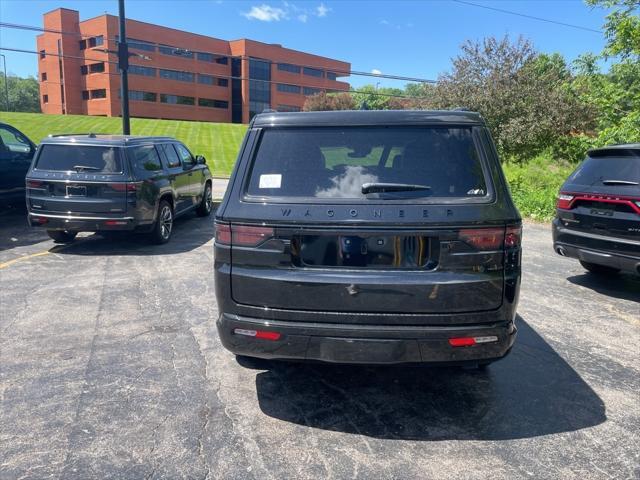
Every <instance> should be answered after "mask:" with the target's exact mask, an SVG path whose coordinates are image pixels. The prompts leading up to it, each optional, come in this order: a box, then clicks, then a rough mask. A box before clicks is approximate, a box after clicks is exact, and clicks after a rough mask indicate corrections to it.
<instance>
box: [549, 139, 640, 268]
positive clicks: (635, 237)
mask: <svg viewBox="0 0 640 480" xmlns="http://www.w3.org/2000/svg"><path fill="white" fill-rule="evenodd" d="M553 247H554V249H555V251H556V252H557V253H558V254H559V255H562V256H565V257H570V258H576V259H578V260H579V261H580V263H581V264H582V266H583V267H584V268H586V269H587V270H588V271H590V272H592V273H595V274H600V275H611V274H616V273H618V272H629V273H635V274H638V275H640V144H629V145H613V146H609V147H603V148H598V149H593V150H590V151H589V152H588V155H587V158H586V159H585V160H584V161H583V162H582V163H581V164H580V165H579V166H578V167H577V168H576V170H575V171H574V172H573V173H572V174H571V175H570V176H569V178H568V179H567V180H566V182H565V183H564V184H563V185H562V187H561V188H560V193H559V195H558V202H557V208H556V218H555V219H554V220H553Z"/></svg>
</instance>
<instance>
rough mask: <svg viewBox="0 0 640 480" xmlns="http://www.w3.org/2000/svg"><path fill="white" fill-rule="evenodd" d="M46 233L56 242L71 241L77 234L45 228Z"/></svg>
mask: <svg viewBox="0 0 640 480" xmlns="http://www.w3.org/2000/svg"><path fill="white" fill-rule="evenodd" d="M47 235H49V237H51V239H52V240H53V241H54V242H56V243H71V242H73V240H74V239H75V238H76V235H78V232H69V231H67V230H47Z"/></svg>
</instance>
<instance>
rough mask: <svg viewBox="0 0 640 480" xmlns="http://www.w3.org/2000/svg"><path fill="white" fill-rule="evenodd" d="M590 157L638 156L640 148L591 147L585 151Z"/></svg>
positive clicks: (639, 155)
mask: <svg viewBox="0 0 640 480" xmlns="http://www.w3.org/2000/svg"><path fill="white" fill-rule="evenodd" d="M587 155H589V156H590V157H592V158H593V157H596V158H597V157H640V148H634V147H624V146H619V147H618V146H611V147H602V148H593V149H591V150H588V151H587Z"/></svg>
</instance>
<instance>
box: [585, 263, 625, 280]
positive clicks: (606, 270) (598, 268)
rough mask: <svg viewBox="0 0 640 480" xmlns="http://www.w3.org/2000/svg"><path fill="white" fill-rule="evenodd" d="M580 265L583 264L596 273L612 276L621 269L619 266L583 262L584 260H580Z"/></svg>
mask: <svg viewBox="0 0 640 480" xmlns="http://www.w3.org/2000/svg"><path fill="white" fill-rule="evenodd" d="M580 265H582V266H583V267H584V268H585V269H586V270H588V271H589V272H591V273H595V274H596V275H606V276H611V275H616V274H618V273H620V269H618V268H613V267H607V266H605V265H598V264H597V263H590V262H583V261H582V260H580Z"/></svg>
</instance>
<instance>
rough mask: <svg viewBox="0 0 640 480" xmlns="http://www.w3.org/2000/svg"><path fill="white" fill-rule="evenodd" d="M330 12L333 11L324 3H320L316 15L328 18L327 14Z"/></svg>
mask: <svg viewBox="0 0 640 480" xmlns="http://www.w3.org/2000/svg"><path fill="white" fill-rule="evenodd" d="M330 11H331V9H330V8H329V7H327V6H326V5H325V4H324V3H320V5H318V6H317V7H316V15H318V16H319V17H326V16H327V13H329V12H330Z"/></svg>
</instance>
